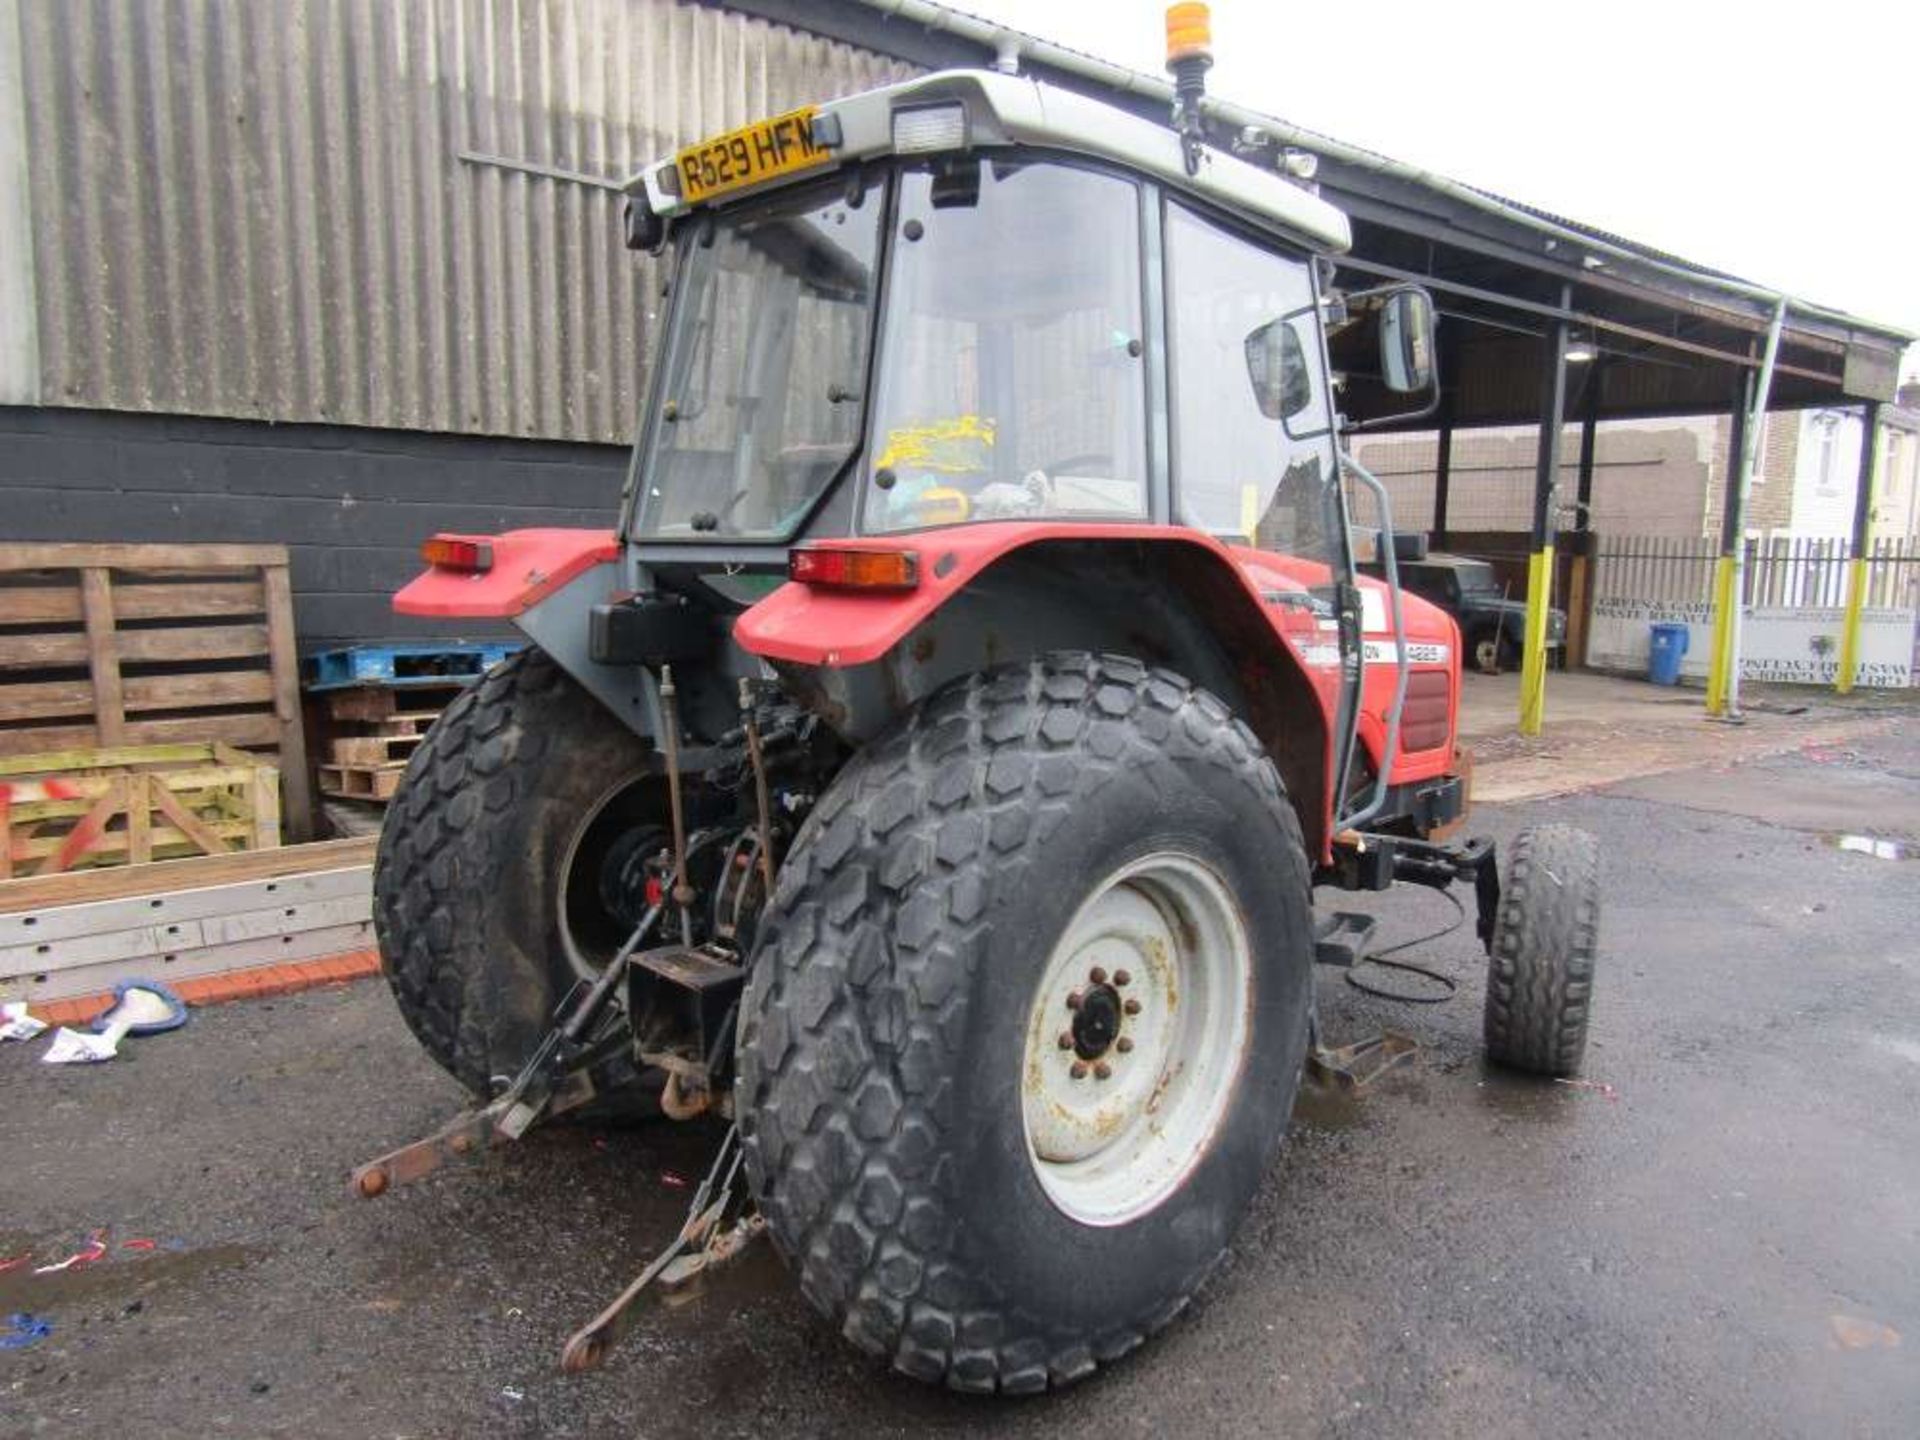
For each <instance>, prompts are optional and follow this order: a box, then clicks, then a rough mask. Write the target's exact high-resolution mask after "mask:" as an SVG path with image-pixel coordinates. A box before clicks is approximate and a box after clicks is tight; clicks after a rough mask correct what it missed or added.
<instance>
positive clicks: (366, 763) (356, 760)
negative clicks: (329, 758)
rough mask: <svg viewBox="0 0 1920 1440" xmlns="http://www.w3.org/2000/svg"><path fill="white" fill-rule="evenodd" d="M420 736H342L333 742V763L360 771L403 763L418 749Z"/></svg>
mask: <svg viewBox="0 0 1920 1440" xmlns="http://www.w3.org/2000/svg"><path fill="white" fill-rule="evenodd" d="M422 738H424V737H423V736H422V735H419V734H414V735H342V736H340V737H338V738H337V739H335V740H334V742H333V763H334V765H336V766H342V765H352V766H356V767H359V768H361V769H366V768H369V767H378V766H381V765H387V764H391V763H392V762H393V761H396V760H398V761H401V762H403V763H404V762H405V760H406V758H407V757H408V756H409V755H411V754H413V752H414V751H415V750H417V749H419V748H420V741H421V739H422Z"/></svg>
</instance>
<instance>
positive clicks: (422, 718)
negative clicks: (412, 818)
mask: <svg viewBox="0 0 1920 1440" xmlns="http://www.w3.org/2000/svg"><path fill="white" fill-rule="evenodd" d="M442 686H443V688H441V689H438V690H434V689H429V688H425V687H422V688H417V689H415V688H403V689H399V690H396V689H393V688H391V687H388V686H383V685H354V686H350V687H347V688H344V689H339V690H328V691H324V692H322V693H321V694H319V695H312V694H311V692H309V696H310V699H311V700H312V701H313V702H314V703H315V704H316V705H317V706H318V707H319V708H318V709H317V710H316V712H315V717H314V728H315V732H316V734H317V735H318V736H319V737H321V741H322V743H323V744H324V745H325V748H326V752H327V760H326V761H325V762H323V763H322V764H321V765H320V767H319V773H320V791H321V793H322V794H324V795H328V796H331V797H333V798H335V799H341V800H357V801H361V802H364V803H367V804H373V805H384V804H385V803H386V802H387V801H388V800H390V799H392V798H393V794H394V792H395V791H396V790H397V789H398V788H399V786H400V777H401V775H402V774H403V773H405V771H406V767H407V760H408V758H409V757H410V756H411V755H412V754H413V752H414V751H415V750H417V749H419V748H420V743H421V741H422V740H424V739H425V738H426V734H427V731H428V730H429V729H431V728H432V726H433V722H434V721H436V720H438V719H439V718H440V712H441V711H442V710H443V709H445V708H446V706H448V705H450V704H451V703H452V702H453V701H454V699H455V698H457V697H458V696H459V694H460V692H461V690H463V689H465V688H466V686H465V683H464V682H457V681H456V682H452V683H451V684H450V685H449V684H448V682H444V681H443V682H442ZM328 814H329V821H330V823H332V822H333V821H336V820H337V818H338V816H337V813H336V812H335V811H329V812H328Z"/></svg>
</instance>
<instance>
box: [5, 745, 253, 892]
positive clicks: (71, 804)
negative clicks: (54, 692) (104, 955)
mask: <svg viewBox="0 0 1920 1440" xmlns="http://www.w3.org/2000/svg"><path fill="white" fill-rule="evenodd" d="M279 779H280V777H279V772H278V771H276V770H275V769H274V768H273V766H271V765H269V764H267V763H265V762H264V761H262V760H261V759H260V758H259V757H257V756H254V755H249V754H247V753H245V752H244V751H240V750H236V749H234V748H233V747H232V746H231V745H223V744H221V743H219V742H218V741H215V742H213V743H212V744H205V745H133V746H119V747H111V748H108V749H103V750H81V751H70V752H57V753H54V754H48V755H24V756H11V757H7V758H3V759H0V880H6V879H11V878H12V877H13V876H15V875H26V874H31V875H54V874H59V873H61V872H62V871H67V870H75V869H80V868H82V867H89V866H100V865H125V864H129V863H144V862H146V861H149V860H170V859H175V858H179V857H181V856H187V855H220V854H224V853H226V852H228V851H231V850H262V849H271V848H273V847H275V846H277V845H279V843H280V784H279Z"/></svg>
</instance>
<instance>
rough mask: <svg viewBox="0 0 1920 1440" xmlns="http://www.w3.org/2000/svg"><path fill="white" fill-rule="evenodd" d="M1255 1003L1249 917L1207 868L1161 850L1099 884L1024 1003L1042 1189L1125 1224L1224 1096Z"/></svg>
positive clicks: (1086, 1216) (1196, 1148) (1085, 1214)
mask: <svg viewBox="0 0 1920 1440" xmlns="http://www.w3.org/2000/svg"><path fill="white" fill-rule="evenodd" d="M1252 1006H1253V958H1252V952H1251V948H1250V946H1249V944H1248V941H1247V925H1246V921H1245V919H1244V918H1243V917H1242V916H1241V914H1240V907H1239V906H1238V905H1236V904H1235V903H1234V900H1233V896H1232V894H1231V893H1230V892H1229V891H1228V889H1227V886H1226V883H1225V882H1224V881H1223V880H1221V878H1220V877H1219V875H1217V874H1216V873H1215V872H1214V871H1213V869H1212V868H1211V867H1209V866H1207V865H1205V864H1203V863H1202V862H1201V861H1199V860H1196V859H1194V858H1193V857H1192V856H1189V855H1183V854H1180V853H1178V852H1173V851H1166V852H1160V853H1157V854H1153V855H1149V856H1147V857H1145V858H1143V859H1140V860H1135V861H1133V862H1132V863H1131V864H1128V865H1126V866H1124V867H1122V868H1121V869H1120V870H1118V871H1116V872H1115V873H1114V874H1113V875H1111V876H1109V877H1108V878H1107V879H1106V880H1105V881H1103V882H1102V883H1101V884H1100V885H1099V886H1097V887H1096V888H1095V889H1094V892H1093V894H1092V895H1091V896H1089V897H1088V898H1087V900H1086V901H1085V902H1084V903H1083V904H1082V905H1081V906H1080V908H1079V910H1078V911H1077V912H1076V913H1075V915H1074V917H1073V919H1072V920H1071V921H1069V922H1068V924H1067V928H1066V930H1065V932H1064V933H1063V934H1062V935H1061V937H1060V941H1059V943H1058V944H1057V945H1055V946H1054V948H1053V953H1052V954H1051V955H1049V956H1048V957H1047V963H1046V967H1045V969H1044V970H1043V971H1042V972H1041V977H1040V983H1039V987H1038V989H1037V990H1036V991H1035V993H1034V999H1033V1004H1032V1007H1031V1009H1030V1010H1029V1012H1028V1015H1027V1032H1026V1044H1025V1047H1024V1052H1025V1053H1024V1056H1023V1062H1022V1065H1021V1087H1020V1093H1021V1101H1022V1105H1021V1108H1022V1115H1023V1119H1024V1122H1025V1129H1026V1141H1027V1158H1028V1159H1029V1161H1030V1162H1031V1163H1032V1165H1033V1170H1034V1174H1035V1175H1036V1176H1037V1177H1038V1179H1039V1181H1040V1185H1041V1188H1042V1189H1044V1190H1045V1191H1046V1193H1047V1198H1048V1199H1050V1200H1051V1201H1052V1202H1053V1204H1054V1205H1055V1206H1056V1207H1057V1208H1058V1209H1060V1210H1061V1211H1062V1212H1064V1213H1065V1214H1067V1215H1069V1216H1071V1217H1072V1218H1073V1219H1075V1220H1078V1221H1080V1222H1081V1223H1082V1224H1086V1225H1121V1224H1125V1223H1126V1222H1127V1221H1129V1220H1134V1219H1137V1218H1138V1217H1140V1216H1141V1215H1144V1214H1146V1213H1147V1212H1148V1211H1150V1210H1152V1209H1153V1208H1154V1207H1155V1206H1157V1205H1159V1204H1160V1203H1161V1202H1162V1201H1164V1200H1165V1199H1166V1198H1167V1197H1168V1196H1169V1195H1171V1194H1172V1193H1173V1192H1174V1191H1175V1190H1177V1189H1179V1188H1180V1185H1181V1183H1182V1182H1183V1181H1184V1180H1185V1179H1186V1177H1187V1176H1188V1175H1189V1174H1190V1173H1191V1172H1192V1170H1193V1168H1194V1166H1195V1165H1197V1164H1198V1163H1199V1162H1200V1159H1201V1157H1202V1156H1204V1155H1205V1154H1206V1153H1207V1150H1208V1148H1209V1146H1210V1145H1211V1144H1212V1141H1213V1137H1214V1134H1215V1132H1216V1131H1217V1130H1218V1129H1219V1127H1220V1122H1221V1120H1222V1118H1223V1117H1224V1116H1225V1114H1226V1111H1227V1105H1228V1102H1229V1101H1230V1100H1231V1099H1232V1098H1233V1088H1234V1086H1235V1085H1236V1084H1237V1083H1238V1082H1239V1078H1240V1072H1241V1069H1242V1065H1243V1062H1244V1060H1245V1052H1246V1049H1247V1039H1248V1034H1249V1024H1248V1016H1249V1015H1250V1013H1251V1011H1252ZM1103 1042H1104V1043H1103Z"/></svg>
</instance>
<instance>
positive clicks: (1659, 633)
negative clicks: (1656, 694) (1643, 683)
mask: <svg viewBox="0 0 1920 1440" xmlns="http://www.w3.org/2000/svg"><path fill="white" fill-rule="evenodd" d="M1686 653H1687V627H1686V626H1684V625H1655V626H1654V627H1653V634H1652V636H1651V637H1650V638H1649V640H1648V642H1647V679H1649V680H1651V681H1652V682H1653V683H1654V684H1656V685H1678V684H1679V683H1680V657H1681V656H1682V655H1684V654H1686Z"/></svg>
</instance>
